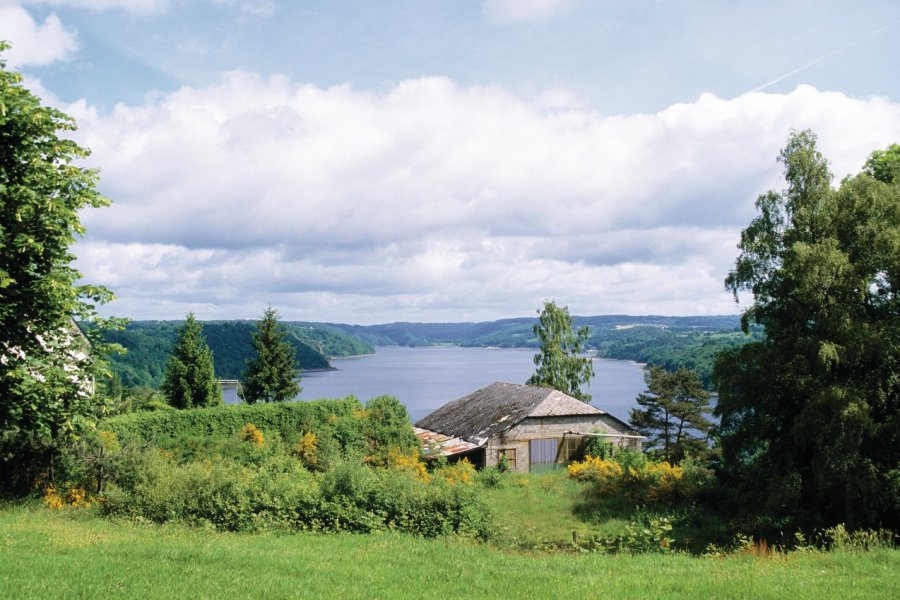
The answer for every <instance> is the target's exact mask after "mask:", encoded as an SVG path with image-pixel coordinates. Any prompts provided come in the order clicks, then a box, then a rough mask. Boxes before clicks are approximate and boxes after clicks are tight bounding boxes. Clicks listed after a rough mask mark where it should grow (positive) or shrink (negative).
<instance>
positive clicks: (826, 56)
mask: <svg viewBox="0 0 900 600" xmlns="http://www.w3.org/2000/svg"><path fill="white" fill-rule="evenodd" d="M898 23H900V21H894V22H893V23H891V24H890V25H885V26H884V27H879V28H878V29H876V30H875V31H872V32H869V34H868V35H865V36H863V37H861V38H859V39H858V40H854V41H852V42H850V43H849V44H844V45H843V46H841V47H840V48H838V49H837V50H832V51H831V52H829V53H828V54H823V55H822V56H820V57H819V58H817V59H815V60H814V61H812V62H809V63H807V64H805V65H803V66H802V67H800V68H798V69H794V70H793V71H788V72H787V73H785V74H784V75H781V76H779V77H776V78H775V79H773V80H772V81H769V82H766V83H764V84H762V85H761V86H759V87H757V88H753V89H752V90H750V91H749V92H747V93H748V94H752V93H753V92H760V91H762V90H764V89H766V88H767V87H769V86H772V85H775V84H776V83H778V82H779V81H782V80H784V79H787V78H788V77H790V76H791V75H796V74H797V73H800V72H801V71H805V70H807V69H808V68H810V67H812V66H814V65H817V64H819V63H820V62H822V61H823V60H825V59H827V58H831V57H832V56H834V55H835V54H840V53H841V52H843V51H844V50H846V49H847V48H851V47H853V46H856V45H857V44H861V43H863V42H864V41H866V40H867V39H869V38H870V37H872V36H873V35H878V34H879V33H881V32H882V31H884V30H886V29H890V28H891V27H894V26H895V25H897V24H898Z"/></svg>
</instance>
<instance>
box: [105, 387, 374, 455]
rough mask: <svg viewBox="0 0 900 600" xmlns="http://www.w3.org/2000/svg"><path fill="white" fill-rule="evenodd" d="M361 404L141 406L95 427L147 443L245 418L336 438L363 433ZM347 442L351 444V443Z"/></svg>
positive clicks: (237, 424)
mask: <svg viewBox="0 0 900 600" xmlns="http://www.w3.org/2000/svg"><path fill="white" fill-rule="evenodd" d="M361 409H362V405H361V404H360V403H359V401H358V400H356V398H353V397H352V396H351V397H348V398H344V399H342V400H315V401H312V402H284V403H277V404H255V405H246V404H241V405H229V406H217V407H209V408H193V409H186V410H179V411H172V410H170V411H156V412H140V413H131V414H127V415H121V416H117V417H110V418H107V419H104V420H103V421H101V423H100V425H99V427H100V428H101V429H104V430H108V431H112V432H115V433H116V434H117V435H118V436H119V439H120V440H122V441H123V442H128V443H132V444H146V443H151V442H157V441H159V440H165V439H179V438H186V437H197V438H199V437H206V436H209V437H220V438H221V437H231V436H233V435H234V434H235V433H237V432H238V431H240V430H241V428H242V427H243V426H244V425H245V424H247V423H254V424H255V425H256V426H257V427H259V428H260V429H262V430H263V431H275V432H278V433H279V434H280V435H281V436H282V437H284V438H285V439H288V438H289V437H290V436H292V435H298V434H300V433H304V432H307V431H322V430H324V429H326V428H327V429H329V430H330V431H333V432H334V434H335V436H336V437H337V438H338V439H339V441H341V442H347V441H352V440H357V439H362V438H363V437H364V436H363V434H362V428H363V424H362V420H361V419H359V418H358V417H357V416H355V413H358V412H359V411H361ZM351 445H352V444H351Z"/></svg>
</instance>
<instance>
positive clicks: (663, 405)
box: [630, 367, 713, 464]
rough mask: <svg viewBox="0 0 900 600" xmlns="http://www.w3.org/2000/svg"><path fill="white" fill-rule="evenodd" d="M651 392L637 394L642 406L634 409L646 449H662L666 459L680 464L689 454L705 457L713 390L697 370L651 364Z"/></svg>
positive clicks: (635, 423) (648, 377)
mask: <svg viewBox="0 0 900 600" xmlns="http://www.w3.org/2000/svg"><path fill="white" fill-rule="evenodd" d="M644 381H645V382H646V383H647V391H646V392H644V393H642V394H640V395H639V396H638V397H637V400H636V402H637V404H638V406H640V408H632V409H631V419H630V420H631V425H632V427H634V428H635V429H637V430H638V431H639V432H640V433H641V434H642V435H644V436H646V438H647V439H646V441H645V450H651V451H653V450H658V451H659V453H660V455H661V457H662V459H663V460H665V461H668V462H669V463H672V464H677V463H680V462H681V461H682V460H684V458H685V457H687V456H688V455H691V456H705V455H706V454H707V450H708V448H707V442H706V439H705V437H699V436H698V435H697V434H707V433H709V431H710V429H711V428H712V425H713V424H712V422H711V421H710V420H709V419H707V418H706V416H705V415H707V414H709V413H710V407H709V397H710V395H709V392H707V391H706V390H704V389H703V386H702V385H701V384H700V379H699V378H698V377H697V375H696V373H694V372H693V371H688V370H687V369H679V370H677V371H674V372H673V371H666V370H665V369H663V368H662V367H651V368H650V369H649V370H648V371H646V372H645V373H644Z"/></svg>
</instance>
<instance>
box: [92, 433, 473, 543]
mask: <svg viewBox="0 0 900 600" xmlns="http://www.w3.org/2000/svg"><path fill="white" fill-rule="evenodd" d="M243 445H244V446H249V445H248V444H245V443H244V444H243ZM267 446H268V444H267ZM102 507H103V511H104V512H105V513H107V514H110V515H118V516H123V517H128V518H139V519H146V520H149V521H153V522H159V523H162V522H167V521H176V522H181V523H186V524H190V525H195V526H213V527H216V528H218V529H223V530H234V531H244V530H259V529H273V528H274V529H288V530H314V531H352V532H370V531H377V530H386V529H392V530H398V531H403V532H407V533H412V534H416V535H422V536H426V537H433V536H437V535H443V534H449V533H458V534H464V535H472V536H476V537H480V538H486V537H487V536H488V526H487V523H488V521H489V516H488V514H487V511H486V509H485V507H484V506H483V505H482V504H481V502H480V501H479V499H478V498H477V496H476V494H475V493H474V490H473V489H471V486H465V485H454V484H451V483H449V482H447V481H445V480H444V479H443V478H435V479H434V480H432V481H431V482H426V481H424V480H422V479H421V478H420V477H419V476H418V475H417V474H416V473H414V472H412V471H410V470H407V469H397V468H372V467H369V466H366V465H364V464H362V463H361V462H358V461H353V460H342V461H339V462H338V463H336V464H334V465H333V466H332V467H331V468H330V469H329V470H328V471H326V472H324V473H312V472H310V471H307V470H306V469H305V468H304V467H303V465H302V464H301V462H300V461H298V460H297V459H296V458H295V457H294V456H291V455H290V454H289V453H288V452H286V451H281V452H269V453H268V454H265V455H264V456H263V458H262V460H261V461H260V464H259V465H257V466H255V467H248V466H247V465H246V464H243V463H241V462H239V461H236V460H233V459H228V458H220V459H219V460H216V461H212V460H197V461H192V462H188V463H187V464H179V463H178V462H177V461H176V459H175V458H174V457H173V456H172V454H171V453H170V452H167V451H165V450H159V449H144V450H132V451H127V452H123V453H122V455H121V456H120V457H119V460H118V461H117V465H116V468H115V477H114V485H111V486H110V487H109V491H108V493H107V494H106V495H105V498H104V500H103V502H102Z"/></svg>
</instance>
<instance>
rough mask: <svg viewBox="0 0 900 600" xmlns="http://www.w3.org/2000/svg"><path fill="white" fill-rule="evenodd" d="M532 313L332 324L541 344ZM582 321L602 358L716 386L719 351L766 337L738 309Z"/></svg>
mask: <svg viewBox="0 0 900 600" xmlns="http://www.w3.org/2000/svg"><path fill="white" fill-rule="evenodd" d="M536 322H537V320H536V319H532V318H519V319H503V320H499V321H489V322H480V323H389V324H385V325H332V327H334V328H335V329H338V330H341V331H344V332H346V333H348V334H351V335H353V336H356V337H358V338H361V339H364V340H366V341H367V342H369V343H371V344H374V345H398V346H433V345H438V344H456V345H460V346H474V347H487V346H494V347H502V348H536V347H537V346H538V340H537V339H536V338H535V336H534V333H533V331H532V327H533V326H534V324H535V323H536ZM575 325H576V326H577V327H584V326H586V327H588V328H589V329H590V332H591V333H590V337H589V339H588V343H587V347H588V349H590V350H595V351H596V352H597V355H598V356H600V357H602V358H615V359H620V360H634V361H637V362H643V363H647V364H650V365H660V366H663V367H666V368H668V369H677V368H681V367H684V368H688V369H692V370H694V371H696V372H697V373H698V375H699V376H700V378H701V379H702V380H703V383H704V385H706V386H707V387H710V386H711V385H712V383H711V376H712V366H713V362H714V360H715V356H716V355H717V354H718V353H719V352H721V351H722V350H724V349H726V348H731V347H734V346H737V345H741V344H745V343H747V342H749V341H751V340H752V339H761V338H762V337H763V335H764V334H763V331H762V329H759V328H757V329H756V330H754V331H753V332H751V335H744V334H743V333H742V332H741V330H740V318H739V317H738V316H737V315H724V316H688V317H666V316H653V315H650V316H631V315H602V316H592V317H575Z"/></svg>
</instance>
